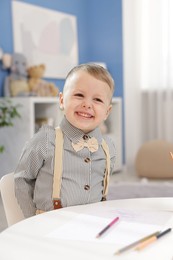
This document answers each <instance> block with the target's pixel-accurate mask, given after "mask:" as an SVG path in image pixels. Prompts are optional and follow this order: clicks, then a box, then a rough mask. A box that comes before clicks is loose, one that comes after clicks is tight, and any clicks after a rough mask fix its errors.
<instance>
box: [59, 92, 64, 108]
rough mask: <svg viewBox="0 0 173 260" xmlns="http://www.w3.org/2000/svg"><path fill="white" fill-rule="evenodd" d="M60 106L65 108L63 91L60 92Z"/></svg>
mask: <svg viewBox="0 0 173 260" xmlns="http://www.w3.org/2000/svg"><path fill="white" fill-rule="evenodd" d="M59 107H60V109H63V108H64V100H63V94H62V92H60V93H59Z"/></svg>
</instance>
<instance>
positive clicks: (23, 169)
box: [14, 126, 48, 217]
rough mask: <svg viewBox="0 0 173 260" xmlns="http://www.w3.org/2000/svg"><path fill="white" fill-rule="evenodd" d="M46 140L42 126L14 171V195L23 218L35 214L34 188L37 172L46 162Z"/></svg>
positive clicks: (26, 146)
mask: <svg viewBox="0 0 173 260" xmlns="http://www.w3.org/2000/svg"><path fill="white" fill-rule="evenodd" d="M47 140H48V138H47V130H46V127H45V126H44V127H42V128H41V129H40V130H39V131H38V132H37V133H36V134H35V135H34V136H33V138H32V139H31V140H30V141H29V142H27V143H26V145H25V147H24V149H23V152H22V154H21V157H20V159H19V162H18V165H17V167H16V169H15V171H14V181H15V195H16V198H17V200H18V203H19V205H20V207H21V209H22V212H23V214H24V216H25V217H30V216H33V215H35V212H36V207H35V204H34V202H33V196H34V187H35V181H36V178H37V175H38V172H39V170H40V168H41V167H42V165H43V164H44V161H45V160H46V156H47V150H48V148H47V146H48V141H47Z"/></svg>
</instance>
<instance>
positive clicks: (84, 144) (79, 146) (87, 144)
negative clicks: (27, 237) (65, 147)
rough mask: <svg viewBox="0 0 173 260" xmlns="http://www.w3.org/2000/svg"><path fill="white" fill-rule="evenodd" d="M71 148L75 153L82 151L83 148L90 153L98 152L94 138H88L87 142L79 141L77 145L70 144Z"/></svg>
mask: <svg viewBox="0 0 173 260" xmlns="http://www.w3.org/2000/svg"><path fill="white" fill-rule="evenodd" d="M72 146H73V148H74V150H75V151H76V152H78V151H80V150H82V149H83V148H84V147H87V148H88V149H89V151H90V152H92V153H94V152H96V151H97V150H98V142H97V139H96V138H95V137H92V138H88V140H84V139H80V140H79V142H78V143H76V144H74V143H72Z"/></svg>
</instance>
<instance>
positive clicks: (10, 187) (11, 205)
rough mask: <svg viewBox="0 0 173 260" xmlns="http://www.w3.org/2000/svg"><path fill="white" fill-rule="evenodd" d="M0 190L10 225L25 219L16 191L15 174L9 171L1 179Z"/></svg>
mask: <svg viewBox="0 0 173 260" xmlns="http://www.w3.org/2000/svg"><path fill="white" fill-rule="evenodd" d="M0 191H1V198H2V203H3V206H4V211H5V215H6V219H7V224H8V226H11V225H13V224H15V223H17V222H19V221H21V220H23V219H24V216H23V213H22V210H21V208H20V206H19V204H18V202H17V199H16V197H15V191H14V174H13V173H9V174H6V175H4V176H3V177H2V178H1V179H0Z"/></svg>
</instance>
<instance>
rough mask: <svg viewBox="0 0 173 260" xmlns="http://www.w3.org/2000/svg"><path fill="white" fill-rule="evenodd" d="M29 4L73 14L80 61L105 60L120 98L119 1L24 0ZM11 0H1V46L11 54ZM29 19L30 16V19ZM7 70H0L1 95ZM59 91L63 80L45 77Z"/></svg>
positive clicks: (120, 32) (120, 30)
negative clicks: (76, 26) (76, 25)
mask: <svg viewBox="0 0 173 260" xmlns="http://www.w3.org/2000/svg"><path fill="white" fill-rule="evenodd" d="M22 2H26V3H29V4H33V5H37V6H41V7H45V8H48V9H53V10H57V11H62V12H65V13H69V14H72V15H75V16H76V17H77V24H78V46H79V63H84V62H90V61H100V62H105V63H106V65H107V68H108V70H109V71H110V72H111V74H112V76H113V78H114V80H115V83H116V91H115V94H114V95H116V96H121V97H123V79H122V21H121V20H122V10H121V0H102V1H100V0H51V1H50V0H23V1H22ZM11 3H12V0H0V47H2V48H3V50H4V52H7V53H13V51H14V49H13V33H12V16H11V14H12V9H11ZM31 19H32V18H31ZM6 75H7V71H4V70H2V69H0V96H3V83H4V79H5V76H6ZM48 80H50V81H53V82H54V83H55V84H56V85H57V86H58V87H59V88H60V90H62V87H63V84H64V80H58V79H57V80H55V79H48Z"/></svg>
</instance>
